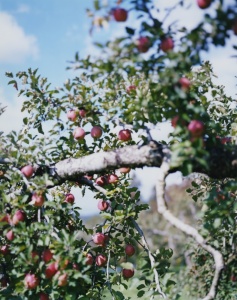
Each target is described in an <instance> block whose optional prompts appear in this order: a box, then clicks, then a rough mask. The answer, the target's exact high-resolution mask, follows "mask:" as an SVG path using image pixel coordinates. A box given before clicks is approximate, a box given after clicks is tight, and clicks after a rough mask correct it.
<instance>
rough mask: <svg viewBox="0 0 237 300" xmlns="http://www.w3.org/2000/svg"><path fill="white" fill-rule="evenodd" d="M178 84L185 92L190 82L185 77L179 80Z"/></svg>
mask: <svg viewBox="0 0 237 300" xmlns="http://www.w3.org/2000/svg"><path fill="white" fill-rule="evenodd" d="M179 84H180V85H181V88H182V89H183V90H185V91H187V90H188V89H189V88H190V85H191V82H190V80H189V79H188V78H186V77H181V78H180V79H179Z"/></svg>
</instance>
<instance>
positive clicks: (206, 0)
mask: <svg viewBox="0 0 237 300" xmlns="http://www.w3.org/2000/svg"><path fill="white" fill-rule="evenodd" d="M211 2H212V0H197V5H198V6H199V7H200V8H201V9H205V8H208V7H209V6H210V5H211Z"/></svg>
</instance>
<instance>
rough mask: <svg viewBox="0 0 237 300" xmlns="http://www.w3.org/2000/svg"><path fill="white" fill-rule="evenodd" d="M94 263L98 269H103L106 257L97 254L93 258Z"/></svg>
mask: <svg viewBox="0 0 237 300" xmlns="http://www.w3.org/2000/svg"><path fill="white" fill-rule="evenodd" d="M95 263H96V265H97V266H98V267H103V266H104V265H106V263H107V257H106V256H105V255H103V254H99V255H97V256H96V258H95Z"/></svg>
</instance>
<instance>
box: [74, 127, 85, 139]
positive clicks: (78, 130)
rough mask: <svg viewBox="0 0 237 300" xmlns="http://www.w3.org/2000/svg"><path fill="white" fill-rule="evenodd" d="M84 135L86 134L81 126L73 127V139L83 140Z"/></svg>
mask: <svg viewBox="0 0 237 300" xmlns="http://www.w3.org/2000/svg"><path fill="white" fill-rule="evenodd" d="M85 135H86V133H85V130H84V129H83V128H81V127H77V128H75V130H74V132H73V136H74V139H75V140H83V139H84V137H85Z"/></svg>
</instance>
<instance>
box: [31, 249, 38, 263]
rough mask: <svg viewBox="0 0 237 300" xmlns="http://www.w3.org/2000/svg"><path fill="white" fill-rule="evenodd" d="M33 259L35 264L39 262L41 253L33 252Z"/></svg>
mask: <svg viewBox="0 0 237 300" xmlns="http://www.w3.org/2000/svg"><path fill="white" fill-rule="evenodd" d="M31 257H32V260H33V261H34V262H37V261H38V260H39V253H38V252H37V251H32V252H31Z"/></svg>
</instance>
